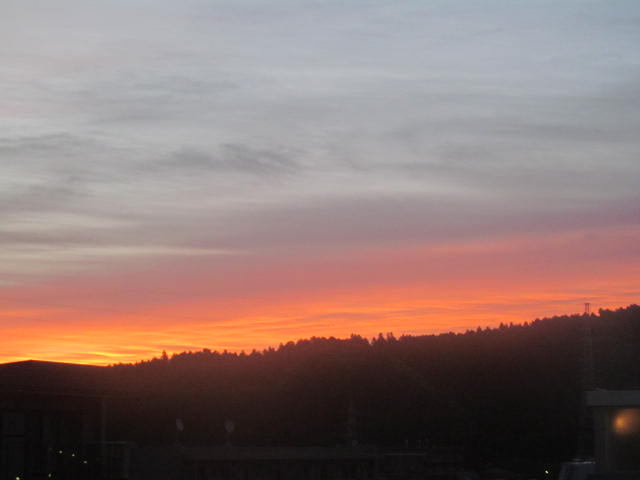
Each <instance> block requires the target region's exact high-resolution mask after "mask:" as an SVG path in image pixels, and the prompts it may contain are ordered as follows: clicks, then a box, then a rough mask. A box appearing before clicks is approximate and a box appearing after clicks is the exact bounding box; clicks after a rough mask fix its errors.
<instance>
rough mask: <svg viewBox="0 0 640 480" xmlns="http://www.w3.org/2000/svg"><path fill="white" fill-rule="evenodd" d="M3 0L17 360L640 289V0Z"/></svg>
mask: <svg viewBox="0 0 640 480" xmlns="http://www.w3.org/2000/svg"><path fill="white" fill-rule="evenodd" d="M307 3H308V4H305V2H303V4H305V5H304V6H303V5H301V4H300V5H299V4H298V3H297V2H289V1H287V0H277V1H274V2H269V3H268V5H267V4H264V3H263V2H258V1H253V0H247V1H246V2H245V1H242V2H236V1H226V0H221V1H219V2H206V1H201V0H187V1H185V2H169V1H162V0H159V1H157V2H144V1H142V0H140V1H139V0H133V1H131V2H117V1H112V0H108V1H104V2H85V1H80V0H63V1H62V2H56V5H55V6H54V5H53V4H48V3H37V4H35V3H33V2H29V1H22V0H20V1H18V0H7V1H4V2H2V4H1V5H0V31H2V32H3V33H2V36H3V41H2V42H0V58H1V59H2V62H0V89H1V91H2V92H3V95H2V98H0V126H1V128H0V169H1V170H0V172H1V175H0V338H1V340H0V342H1V345H2V349H1V350H0V361H2V362H8V361H14V360H21V359H42V360H57V361H69V362H83V363H93V364H109V363H115V362H132V361H138V360H142V359H148V358H150V357H153V356H159V355H160V353H161V352H162V351H163V350H166V351H167V352H169V353H173V352H181V351H184V350H198V349H202V348H210V349H212V350H214V349H215V350H225V349H227V350H230V351H235V352H238V351H242V350H243V351H246V352H249V351H251V350H252V349H258V350H260V349H263V348H268V347H277V346H278V345H279V344H280V343H286V342H288V341H295V340H297V339H300V338H308V337H311V336H331V335H333V336H337V337H348V336H349V335H351V334H358V335H362V336H364V337H367V338H371V337H373V336H376V335H378V334H379V333H388V332H392V333H393V334H394V335H396V336H400V335H403V334H429V333H441V332H448V331H454V332H463V331H465V330H467V329H476V328H477V327H483V328H484V327H486V326H497V325H499V324H500V323H501V322H504V323H510V322H514V323H521V322H525V321H532V320H534V319H535V318H541V317H545V316H552V315H560V314H571V313H579V312H581V310H582V305H583V303H584V302H590V303H591V305H592V309H593V310H594V311H597V309H599V308H617V307H621V306H626V305H629V304H632V303H638V302H639V301H640V286H639V283H638V279H640V261H639V260H640V247H639V245H640V223H639V220H640V216H639V212H640V210H639V205H640V195H639V194H638V192H640V162H639V161H638V152H640V137H638V135H637V132H638V131H640V130H639V129H640V115H639V114H638V112H640V109H639V108H638V98H640V96H639V95H638V89H637V78H638V74H640V64H639V63H638V61H637V53H636V49H635V48H630V46H631V45H633V46H635V45H638V44H640V34H639V30H638V29H636V28H634V25H632V24H631V23H630V22H628V21H627V19H628V18H635V17H633V16H634V15H639V14H640V3H638V2H633V1H622V2H617V3H615V5H614V4H612V3H611V2H605V1H601V2H600V1H596V2H590V3H589V5H588V6H585V5H583V3H582V2H579V1H574V0H567V1H563V2H551V1H546V0H544V1H541V2H534V3H531V2H524V1H522V2H520V1H514V2H513V3H508V4H505V2H498V1H492V0H491V1H489V2H486V3H485V2H483V4H482V5H480V4H475V3H471V2H458V1H446V2H441V1H436V2H412V1H409V2H403V3H402V4H398V3H397V2H391V1H382V2H359V1H357V2H349V3H344V2H340V1H334V0H328V1H326V2H307Z"/></svg>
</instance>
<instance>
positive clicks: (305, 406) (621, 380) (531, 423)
mask: <svg viewBox="0 0 640 480" xmlns="http://www.w3.org/2000/svg"><path fill="white" fill-rule="evenodd" d="M586 320H587V317H586V316H583V315H573V316H562V317H553V318H548V319H543V320H535V321H533V322H531V323H528V324H524V325H502V326H500V327H499V328H495V329H484V330H483V329H478V330H476V331H468V332H466V333H463V334H453V333H449V334H442V335H426V336H402V337H400V338H395V337H394V336H392V335H388V336H379V337H378V338H375V339H373V340H371V341H369V340H367V339H364V338H362V337H359V336H352V337H351V338H349V339H346V340H339V339H335V338H311V339H308V340H299V341H297V342H295V343H293V342H290V343H287V344H285V345H281V346H280V347H279V348H277V349H269V350H266V351H263V352H252V353H251V354H244V353H240V354H235V353H224V352H223V353H218V352H212V351H209V350H203V351H199V352H185V353H181V354H177V355H173V356H171V357H170V358H168V357H166V356H163V357H162V358H155V359H153V360H150V361H144V362H141V363H138V364H135V365H116V366H113V367H111V369H110V373H111V374H112V375H113V381H114V382H116V383H117V385H118V387H119V388H126V389H127V390H128V391H130V392H131V394H132V396H133V397H134V400H129V401H123V402H122V404H121V405H118V406H116V407H115V408H114V410H113V415H114V418H115V419H116V420H117V421H116V425H115V426H114V428H113V429H112V432H111V434H112V436H113V437H114V438H115V437H118V436H121V437H122V438H130V439H132V440H136V441H138V442H141V443H166V444H170V443H172V442H174V441H175V437H176V428H175V420H176V419H177V418H180V419H182V420H183V422H184V425H185V428H184V432H182V434H181V437H182V438H181V441H182V442H183V443H185V444H194V445H195V444H200V445H203V444H223V443H224V442H225V441H226V438H225V435H226V434H225V430H224V427H223V425H224V422H225V420H226V419H231V420H233V422H234V423H235V425H236V428H235V431H234V432H233V434H232V438H231V441H232V442H233V443H234V444H238V445H336V444H345V443H347V442H353V441H354V440H356V441H358V442H359V443H363V444H377V445H407V444H408V445H410V446H418V445H423V446H424V445H427V444H429V445H441V446H442V445H449V446H455V447H459V448H461V449H463V450H464V452H465V454H466V456H467V458H468V459H469V460H470V461H471V462H472V463H476V464H485V463H487V462H494V463H500V464H502V465H507V464H509V465H510V466H513V467H514V468H518V465H522V466H525V465H531V464H532V463H536V464H537V463H540V464H542V463H545V462H547V463H552V462H557V461H560V460H566V459H569V458H571V457H572V456H573V455H574V453H575V447H576V445H575V440H576V436H577V435H576V429H577V419H578V410H579V404H580V399H581V381H580V379H581V368H582V358H583V345H584V341H583V340H584V325H585V321H586ZM588 320H589V323H590V324H591V326H592V332H593V334H592V338H593V351H594V360H595V362H594V363H595V368H596V372H595V378H596V383H597V385H596V386H597V387H600V388H640V307H638V306H637V305H632V306H629V307H627V308H624V309H619V310H616V311H610V310H601V311H600V312H599V315H591V316H590V317H589V318H588Z"/></svg>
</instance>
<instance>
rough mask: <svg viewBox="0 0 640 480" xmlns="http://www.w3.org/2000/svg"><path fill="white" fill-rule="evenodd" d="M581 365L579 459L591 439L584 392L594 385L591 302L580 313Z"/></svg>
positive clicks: (588, 450)
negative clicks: (582, 312) (581, 313)
mask: <svg viewBox="0 0 640 480" xmlns="http://www.w3.org/2000/svg"><path fill="white" fill-rule="evenodd" d="M581 330H582V361H581V363H582V365H581V367H582V368H581V370H582V371H581V378H580V380H581V381H580V387H581V388H580V390H581V392H580V394H581V400H580V416H579V422H578V449H577V450H578V452H577V458H578V459H579V460H586V459H587V458H588V457H590V456H591V455H590V453H591V451H592V440H593V419H592V417H591V414H590V413H591V412H590V411H589V409H588V407H587V404H586V392H588V391H590V390H593V389H594V388H595V387H596V381H595V368H594V362H593V334H592V330H591V304H590V303H588V302H586V303H585V304H584V314H583V315H582V329H581Z"/></svg>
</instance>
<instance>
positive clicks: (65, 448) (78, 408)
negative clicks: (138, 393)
mask: <svg viewBox="0 0 640 480" xmlns="http://www.w3.org/2000/svg"><path fill="white" fill-rule="evenodd" d="M104 371H105V369H104V368H103V367H95V366H88V365H75V364H66V363H55V362H40V361H32V360H30V361H25V362H16V363H8V364H3V365H0V480H17V479H20V480H37V479H47V480H48V479H56V478H64V479H70V480H73V479H91V478H100V476H102V475H103V473H104V472H103V470H104V469H106V468H107V467H108V465H107V462H106V461H103V460H102V459H103V458H104V459H106V458H107V457H108V451H107V444H106V443H105V439H106V420H107V419H106V413H107V412H106V398H107V397H108V394H107V391H106V389H105V376H104V375H103V373H104Z"/></svg>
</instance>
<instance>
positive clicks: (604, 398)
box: [587, 390, 640, 407]
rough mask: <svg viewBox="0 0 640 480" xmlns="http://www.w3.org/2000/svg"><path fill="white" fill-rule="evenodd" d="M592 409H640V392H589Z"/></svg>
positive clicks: (588, 403)
mask: <svg viewBox="0 0 640 480" xmlns="http://www.w3.org/2000/svg"><path fill="white" fill-rule="evenodd" d="M587 405H589V406H591V407H640V390H593V391H590V392H587Z"/></svg>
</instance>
